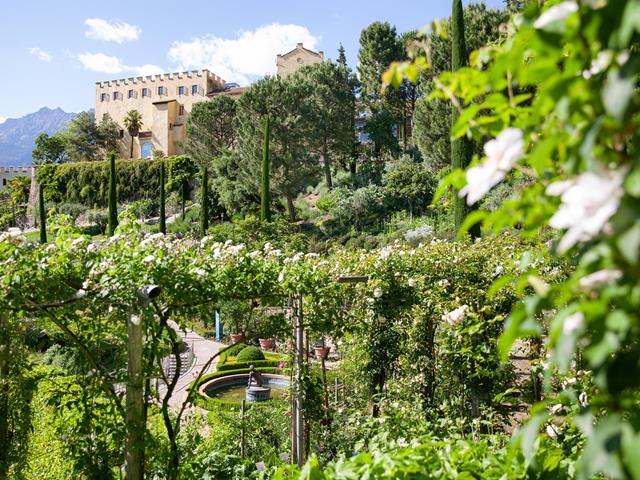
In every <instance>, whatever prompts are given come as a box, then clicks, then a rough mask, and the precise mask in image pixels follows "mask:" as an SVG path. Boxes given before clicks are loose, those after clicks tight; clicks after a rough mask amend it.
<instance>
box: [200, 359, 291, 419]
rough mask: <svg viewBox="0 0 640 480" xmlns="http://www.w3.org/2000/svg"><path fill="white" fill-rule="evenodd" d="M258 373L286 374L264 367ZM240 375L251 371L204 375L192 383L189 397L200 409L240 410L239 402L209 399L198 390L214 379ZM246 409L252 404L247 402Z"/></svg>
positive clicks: (230, 371)
mask: <svg viewBox="0 0 640 480" xmlns="http://www.w3.org/2000/svg"><path fill="white" fill-rule="evenodd" d="M256 371H258V372H260V373H271V374H282V373H284V372H283V371H282V370H278V369H277V368H273V367H263V368H256ZM240 373H249V369H248V368H243V369H239V370H229V371H224V372H216V373H209V374H207V375H203V376H202V378H200V380H199V381H195V380H194V381H193V382H191V385H189V395H190V397H191V400H192V401H193V404H194V405H196V406H198V407H200V408H204V409H205V410H209V411H211V410H231V411H233V410H240V403H239V402H231V401H229V400H220V399H218V398H211V397H208V396H206V395H202V394H201V393H200V392H199V391H198V389H199V388H200V387H201V386H202V385H203V384H204V383H206V382H208V381H209V380H212V379H214V378H220V377H226V376H228V375H236V374H240ZM246 408H251V402H247V403H246V404H245V409H246Z"/></svg>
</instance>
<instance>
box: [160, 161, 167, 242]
mask: <svg viewBox="0 0 640 480" xmlns="http://www.w3.org/2000/svg"><path fill="white" fill-rule="evenodd" d="M166 181H167V180H166V179H165V171H164V160H161V161H160V231H161V232H162V233H164V234H166V233H167V222H166V218H165V211H164V204H165V202H166V200H165V196H166V195H165V191H164V189H165V183H166Z"/></svg>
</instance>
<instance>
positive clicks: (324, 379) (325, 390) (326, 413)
mask: <svg viewBox="0 0 640 480" xmlns="http://www.w3.org/2000/svg"><path fill="white" fill-rule="evenodd" d="M322 343H323V345H324V341H323V342H322ZM322 390H323V394H324V421H325V425H326V426H327V428H329V427H330V421H329V386H328V385H327V367H326V365H325V363H324V356H323V357H322Z"/></svg>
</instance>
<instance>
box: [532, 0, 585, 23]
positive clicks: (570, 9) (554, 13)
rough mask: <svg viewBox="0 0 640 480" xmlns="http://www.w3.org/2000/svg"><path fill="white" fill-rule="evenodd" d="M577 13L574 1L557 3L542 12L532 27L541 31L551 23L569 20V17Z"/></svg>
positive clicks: (576, 5)
mask: <svg viewBox="0 0 640 480" xmlns="http://www.w3.org/2000/svg"><path fill="white" fill-rule="evenodd" d="M577 11H578V4H577V3H576V2H574V1H567V2H562V3H558V4H557V5H554V6H552V7H551V8H548V9H547V10H545V11H544V12H542V15H540V16H539V17H538V19H537V20H536V21H535V23H534V24H533V26H534V27H535V28H538V29H543V28H545V27H547V26H549V25H551V24H552V23H556V22H564V21H565V20H566V19H567V18H569V15H571V14H572V13H574V12H577Z"/></svg>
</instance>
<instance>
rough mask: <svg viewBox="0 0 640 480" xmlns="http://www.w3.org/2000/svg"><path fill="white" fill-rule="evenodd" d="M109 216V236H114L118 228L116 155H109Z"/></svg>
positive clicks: (113, 153)
mask: <svg viewBox="0 0 640 480" xmlns="http://www.w3.org/2000/svg"><path fill="white" fill-rule="evenodd" d="M108 202H109V214H108V224H107V234H108V235H109V236H112V235H113V234H114V232H115V230H116V227H117V226H118V194H117V192H116V154H115V152H111V153H110V154H109V194H108Z"/></svg>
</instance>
